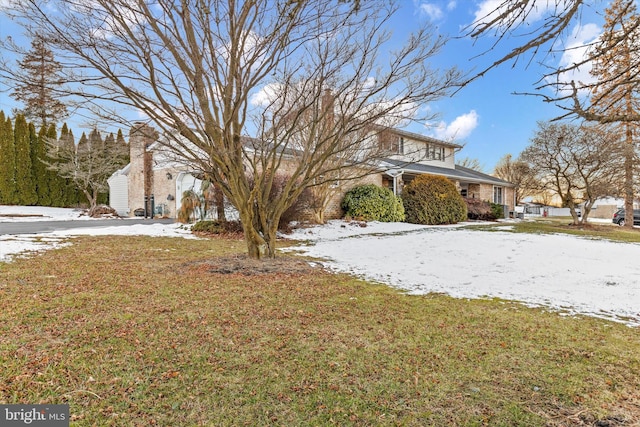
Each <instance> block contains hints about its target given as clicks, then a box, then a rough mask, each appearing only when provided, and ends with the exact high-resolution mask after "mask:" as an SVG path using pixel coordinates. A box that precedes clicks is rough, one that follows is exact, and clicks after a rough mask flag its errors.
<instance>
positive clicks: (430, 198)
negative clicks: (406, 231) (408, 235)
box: [402, 175, 467, 225]
mask: <svg viewBox="0 0 640 427" xmlns="http://www.w3.org/2000/svg"><path fill="white" fill-rule="evenodd" d="M402 202H403V204H404V207H405V212H406V221H407V222H410V223H413V224H430V225H435V224H455V223H457V222H460V221H464V220H466V219H467V205H466V204H465V202H464V199H463V198H462V196H461V195H460V193H458V190H457V189H456V186H455V185H454V184H453V182H451V181H450V180H448V179H447V178H445V177H442V176H434V175H420V176H418V177H416V178H415V179H414V180H413V181H411V182H410V183H409V184H407V185H406V186H405V187H404V189H403V190H402Z"/></svg>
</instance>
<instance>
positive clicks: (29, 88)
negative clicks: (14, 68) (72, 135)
mask: <svg viewBox="0 0 640 427" xmlns="http://www.w3.org/2000/svg"><path fill="white" fill-rule="evenodd" d="M18 65H19V67H20V71H19V72H18V73H17V76H16V77H15V80H16V82H15V86H14V90H13V92H12V93H11V96H12V97H13V98H14V99H15V100H16V101H20V102H22V103H23V104H24V108H23V109H22V110H18V112H19V113H22V114H24V116H25V117H26V118H27V119H28V120H30V121H33V122H35V124H36V125H37V126H38V128H40V127H42V126H45V127H46V126H48V125H50V124H56V123H58V122H59V121H61V120H62V119H64V118H65V117H66V116H67V107H66V105H65V104H64V103H63V102H62V101H61V100H60V99H61V96H60V93H61V91H60V87H61V85H62V83H63V81H62V79H61V77H60V71H61V70H62V66H61V65H60V63H59V62H57V61H56V60H55V58H54V55H53V52H52V51H51V49H49V47H47V45H46V43H45V42H44V40H43V38H42V37H41V36H40V35H36V36H35V37H34V39H33V40H32V41H31V50H29V51H28V52H27V53H26V54H25V55H24V57H23V59H22V60H21V61H18Z"/></svg>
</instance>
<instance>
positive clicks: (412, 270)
mask: <svg viewBox="0 0 640 427" xmlns="http://www.w3.org/2000/svg"><path fill="white" fill-rule="evenodd" d="M505 227H508V226H505ZM507 229H508V228H503V231H494V232H488V231H479V230H476V231H474V230H473V229H462V228H460V227H459V226H458V227H455V226H439V227H429V226H417V225H411V224H400V223H396V224H383V223H369V224H368V225H367V227H364V228H362V227H360V226H359V225H357V223H347V222H344V221H333V222H331V223H329V224H328V225H326V226H323V227H313V228H309V229H299V230H297V231H296V232H295V233H294V234H293V235H291V236H289V238H292V239H297V240H308V241H309V245H308V246H304V247H301V248H293V250H296V251H299V252H300V253H302V254H304V255H308V256H311V257H318V258H323V259H326V260H327V261H326V265H327V266H329V267H330V268H332V269H334V270H336V271H341V272H348V273H351V274H356V275H358V276H361V277H363V278H366V279H368V280H373V281H378V282H381V283H386V284H388V285H391V286H394V287H397V288H400V289H404V290H407V291H409V292H410V293H412V294H426V293H430V292H441V293H445V294H448V295H451V296H454V297H457V298H483V297H488V298H493V297H497V298H502V299H508V300H516V301H521V302H523V303H526V304H529V305H534V306H547V307H550V308H554V309H562V310H566V311H567V312H569V313H581V314H587V315H591V316H597V317H602V318H607V319H612V320H616V321H622V322H625V323H627V324H629V325H640V265H639V263H638V261H639V260H640V245H638V244H629V243H617V242H611V241H606V240H592V239H584V238H579V237H574V236H569V235H561V234H557V235H534V234H522V233H511V232H509V231H507Z"/></svg>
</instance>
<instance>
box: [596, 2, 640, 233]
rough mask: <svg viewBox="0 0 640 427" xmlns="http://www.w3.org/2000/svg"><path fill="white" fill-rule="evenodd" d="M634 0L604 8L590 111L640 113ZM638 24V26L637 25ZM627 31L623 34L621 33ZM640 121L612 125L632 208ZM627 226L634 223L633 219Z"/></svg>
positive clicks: (638, 35) (626, 195)
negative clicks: (636, 142)
mask: <svg viewBox="0 0 640 427" xmlns="http://www.w3.org/2000/svg"><path fill="white" fill-rule="evenodd" d="M638 20H640V16H638V13H637V10H636V5H635V2H631V1H629V0H614V1H613V2H612V3H611V4H610V5H609V7H608V8H607V9H606V10H605V24H604V25H603V28H602V31H603V34H602V36H601V38H600V42H599V45H597V46H596V49H594V51H593V52H592V57H593V58H594V63H593V68H592V70H591V74H592V75H593V76H594V77H596V79H597V81H598V83H597V85H596V86H595V88H594V89H593V91H592V98H591V107H590V112H591V113H594V114H595V115H596V116H600V117H605V118H606V117H612V116H617V117H632V116H634V115H637V114H638V113H640V104H639V101H640V98H639V95H640V93H639V92H638V87H637V83H636V80H637V79H636V75H635V71H634V70H633V67H631V64H632V63H633V61H634V59H637V58H635V57H636V56H637V46H638V43H639V42H640V40H639V38H640V31H639V30H638V29H637V22H638ZM634 27H635V28H634ZM622 35H624V37H621V36H622ZM639 126H640V125H639V124H638V123H637V122H633V121H630V120H622V121H621V122H618V123H617V125H616V126H615V127H614V128H613V129H611V132H616V133H619V134H620V135H621V138H620V140H621V142H622V144H623V145H624V150H623V169H624V184H623V187H624V198H625V210H626V211H627V212H632V211H633V199H634V188H633V187H634V184H633V182H634V176H633V175H634V173H633V172H634V171H633V169H634V163H635V157H636V150H635V140H636V135H637V134H638V130H640V128H639ZM626 226H627V227H629V228H631V227H633V221H627V223H626Z"/></svg>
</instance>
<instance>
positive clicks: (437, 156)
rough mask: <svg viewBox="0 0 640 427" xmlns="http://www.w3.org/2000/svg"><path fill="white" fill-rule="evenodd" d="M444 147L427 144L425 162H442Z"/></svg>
mask: <svg viewBox="0 0 640 427" xmlns="http://www.w3.org/2000/svg"><path fill="white" fill-rule="evenodd" d="M444 157H445V156H444V147H441V146H439V145H435V144H427V152H426V158H427V160H441V161H444Z"/></svg>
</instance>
